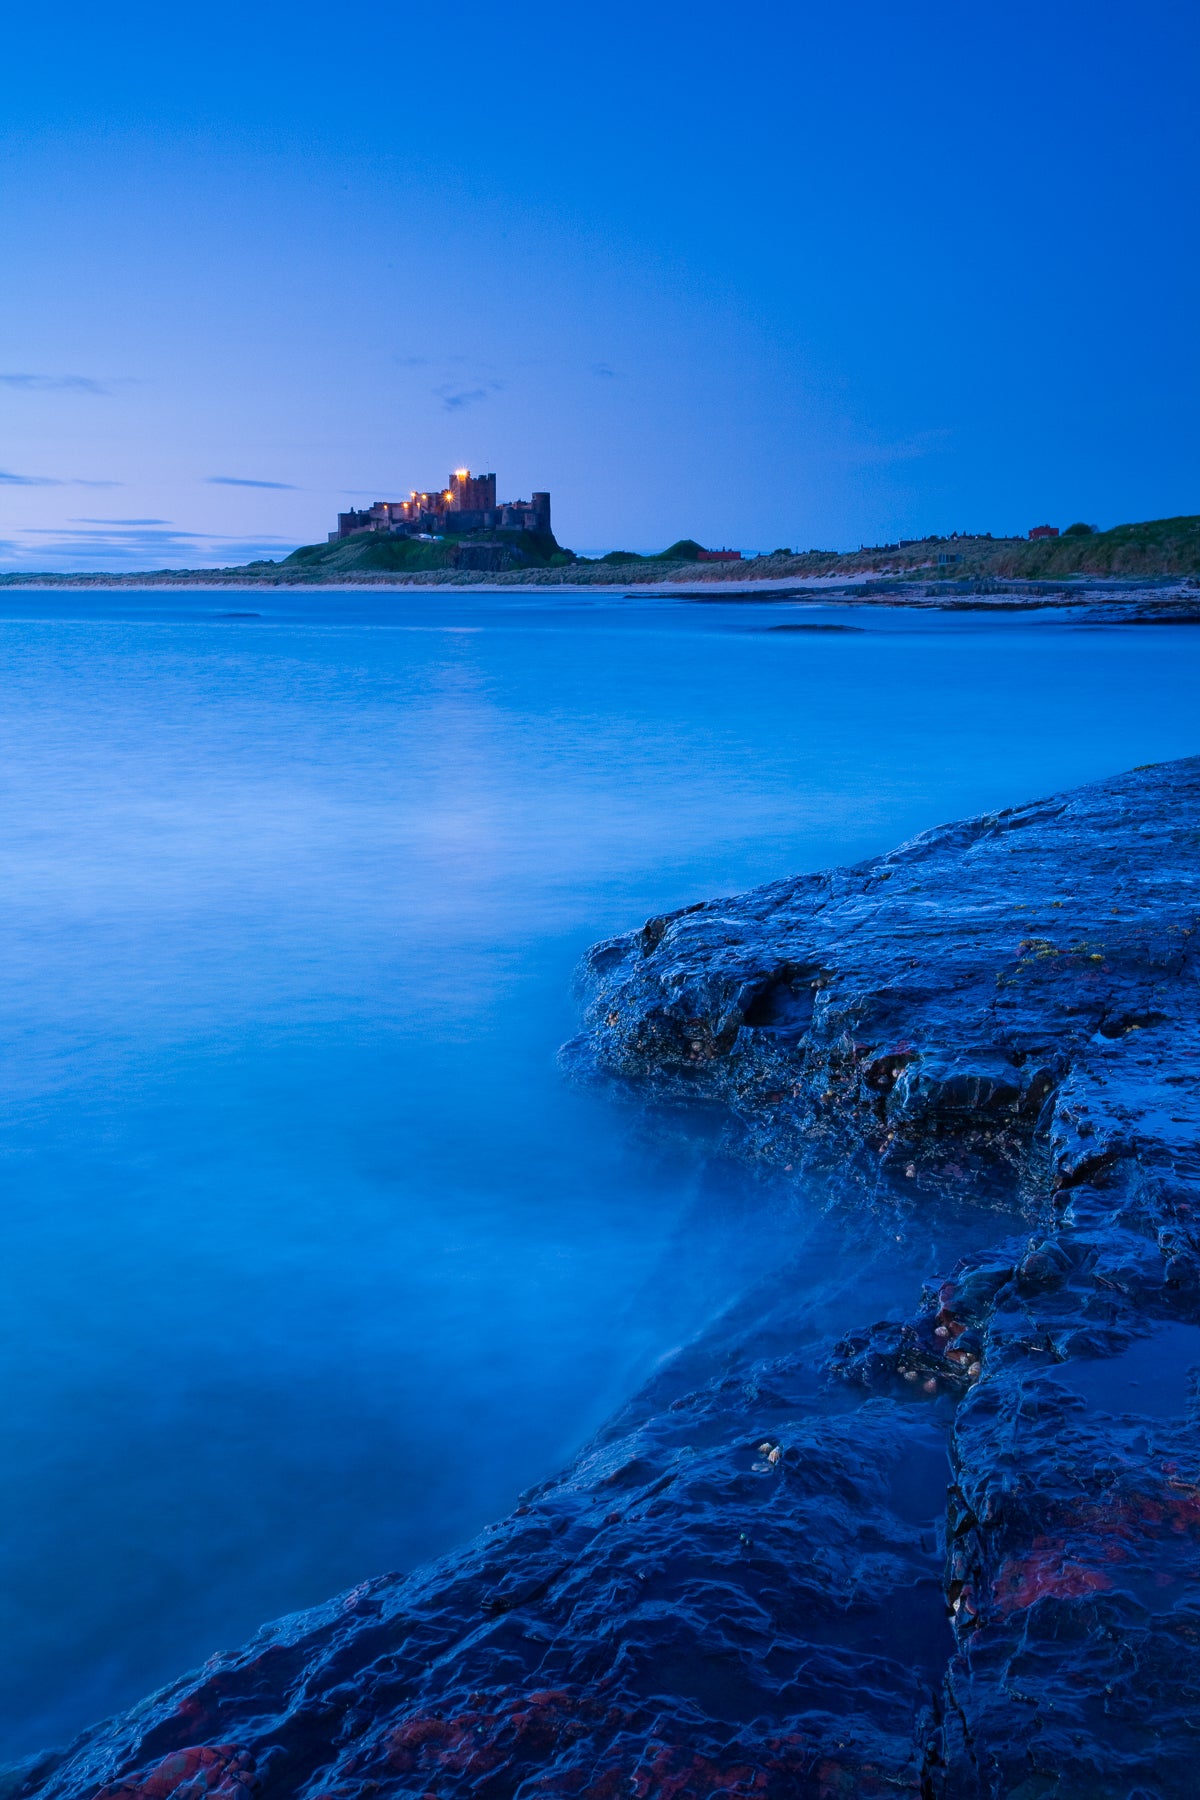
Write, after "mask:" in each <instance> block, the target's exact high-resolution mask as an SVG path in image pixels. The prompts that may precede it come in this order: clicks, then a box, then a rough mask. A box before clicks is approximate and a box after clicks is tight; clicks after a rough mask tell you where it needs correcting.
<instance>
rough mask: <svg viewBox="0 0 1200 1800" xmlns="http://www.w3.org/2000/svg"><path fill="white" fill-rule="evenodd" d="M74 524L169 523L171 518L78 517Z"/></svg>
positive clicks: (73, 520) (73, 521)
mask: <svg viewBox="0 0 1200 1800" xmlns="http://www.w3.org/2000/svg"><path fill="white" fill-rule="evenodd" d="M71 523H72V525H169V524H170V523H171V521H170V519H84V518H79V517H76V518H74V519H72V520H71Z"/></svg>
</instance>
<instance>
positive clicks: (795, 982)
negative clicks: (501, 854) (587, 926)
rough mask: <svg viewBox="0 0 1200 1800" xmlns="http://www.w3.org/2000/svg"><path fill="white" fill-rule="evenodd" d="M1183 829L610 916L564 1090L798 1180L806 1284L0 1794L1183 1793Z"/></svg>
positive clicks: (1002, 849) (1195, 791) (1008, 819)
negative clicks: (568, 1439) (364, 1574)
mask: <svg viewBox="0 0 1200 1800" xmlns="http://www.w3.org/2000/svg"><path fill="white" fill-rule="evenodd" d="M1198 838H1200V757H1192V758H1188V759H1184V760H1182V761H1178V762H1172V763H1164V764H1158V765H1150V766H1148V767H1146V768H1144V769H1140V770H1133V771H1131V772H1130V773H1128V774H1126V775H1121V776H1117V777H1114V778H1112V779H1110V780H1107V781H1101V782H1098V783H1095V784H1092V785H1090V786H1087V787H1083V788H1076V789H1072V790H1070V791H1068V792H1066V793H1061V794H1057V795H1053V796H1051V797H1049V798H1048V799H1045V800H1042V801H1036V802H1033V803H1031V804H1028V805H1024V806H1019V807H1015V808H1010V809H1006V810H1005V811H1002V812H999V813H995V814H989V815H984V816H982V817H979V818H974V819H967V820H961V821H958V822H956V823H954V824H950V825H946V826H941V827H937V828H935V829H934V830H932V831H929V832H926V833H924V834H923V835H921V836H920V837H918V838H915V839H913V840H911V841H910V842H909V843H907V844H904V845H901V846H900V847H899V848H898V849H897V850H894V851H892V852H889V853H887V854H885V855H883V856H879V857H874V858H871V859H870V860H868V861H867V862H864V863H860V864H858V865H855V866H853V867H850V868H835V869H829V870H825V871H823V872H820V873H818V874H814V875H808V876H801V877H796V878H791V879H787V880H784V881H779V882H775V883H772V884H771V885H770V886H768V887H765V888H761V889H757V890H753V891H751V892H749V893H746V894H742V895H739V896H735V897H733V898H730V899H722V900H712V901H706V902H702V903H700V904H699V905H696V906H690V907H687V908H684V909H682V910H681V911H679V912H676V913H671V914H667V915H664V916H662V917H659V918H654V919H650V920H648V921H647V922H646V923H645V925H643V926H642V927H641V928H640V929H637V930H633V931H630V932H627V933H625V934H624V935H623V936H621V937H618V938H613V939H609V940H607V941H606V942H604V943H601V944H597V945H595V946H594V947H593V949H592V950H591V951H590V952H589V953H588V956H587V957H586V958H585V965H584V976H585V984H586V988H587V990H588V1000H587V1006H586V1012H585V1020H584V1031H583V1034H582V1036H581V1037H579V1038H577V1039H575V1040H573V1041H572V1044H571V1045H569V1046H566V1047H565V1049H564V1052H563V1056H564V1060H565V1065H566V1068H567V1070H568V1073H571V1074H573V1075H575V1076H577V1077H578V1078H581V1079H585V1080H588V1081H594V1080H597V1079H599V1080H601V1081H603V1082H606V1083H611V1084H613V1085H614V1087H615V1089H616V1091H617V1093H618V1094H620V1095H623V1096H625V1098H626V1100H627V1101H630V1102H632V1103H633V1104H634V1105H635V1106H636V1107H638V1108H639V1110H641V1111H642V1116H644V1117H645V1118H646V1119H647V1121H648V1122H649V1121H652V1120H653V1119H654V1117H655V1116H657V1117H659V1118H661V1119H662V1121H663V1123H664V1125H665V1127H666V1129H668V1130H670V1129H674V1128H676V1127H675V1126H673V1125H672V1123H671V1119H672V1113H673V1110H674V1109H677V1108H679V1107H680V1106H683V1107H685V1108H690V1107H692V1106H694V1105H695V1104H696V1103H697V1102H699V1103H700V1104H701V1105H702V1106H704V1107H707V1108H712V1107H716V1108H719V1109H720V1112H721V1115H722V1116H723V1118H724V1119H725V1121H726V1125H725V1136H724V1140H723V1143H722V1144H721V1145H720V1146H718V1149H717V1153H718V1154H724V1155H732V1156H736V1157H738V1158H740V1159H743V1160H745V1161H746V1162H747V1163H749V1164H750V1165H751V1166H754V1165H759V1166H764V1167H772V1166H773V1167H776V1168H778V1169H780V1170H781V1172H782V1173H784V1174H795V1175H797V1178H798V1177H799V1175H802V1174H805V1173H807V1174H809V1175H810V1176H812V1177H815V1178H817V1180H818V1181H819V1183H820V1186H819V1187H816V1186H814V1187H811V1188H810V1189H809V1190H808V1192H809V1194H810V1196H811V1198H810V1199H809V1201H808V1202H807V1204H808V1207H809V1213H810V1215H811V1214H812V1212H813V1209H814V1208H816V1213H817V1223H816V1225H815V1226H813V1227H812V1231H813V1235H810V1236H809V1238H808V1239H807V1241H806V1244H805V1254H806V1255H808V1254H810V1253H811V1251H812V1249H813V1246H814V1244H815V1246H816V1249H817V1251H818V1252H820V1251H822V1250H823V1253H824V1255H825V1256H826V1258H827V1262H828V1265H829V1266H830V1267H831V1268H832V1269H833V1270H834V1272H835V1273H834V1276H833V1277H831V1278H830V1279H829V1280H828V1281H827V1282H826V1284H825V1289H824V1291H822V1290H821V1288H820V1286H819V1284H818V1285H816V1286H814V1285H813V1281H812V1278H810V1279H809V1285H808V1286H807V1287H806V1286H805V1285H804V1283H803V1282H798V1281H797V1278H796V1272H795V1270H794V1269H791V1268H783V1269H780V1270H777V1271H765V1272H764V1279H763V1282H762V1284H761V1286H759V1287H758V1288H757V1289H756V1290H754V1291H753V1292H752V1293H750V1294H748V1295H747V1296H746V1297H745V1298H744V1299H743V1301H741V1302H739V1303H738V1304H737V1305H736V1306H734V1307H733V1308H732V1309H731V1311H730V1312H729V1313H728V1314H726V1315H724V1316H723V1317H722V1318H720V1319H719V1320H717V1321H715V1322H714V1323H713V1324H712V1325H711V1326H709V1327H708V1328H707V1329H706V1330H705V1331H704V1332H702V1333H701V1334H700V1336H699V1337H698V1338H697V1339H696V1340H695V1341H694V1342H693V1343H692V1344H690V1345H689V1346H688V1347H686V1348H685V1349H684V1350H683V1351H682V1352H681V1353H680V1354H679V1355H678V1356H677V1357H676V1358H675V1360H674V1361H672V1362H671V1363H670V1364H668V1365H667V1366H666V1367H664V1368H663V1369H662V1370H661V1371H660V1373H659V1374H658V1375H657V1376H655V1377H654V1378H653V1379H652V1380H651V1381H650V1382H649V1383H648V1384H647V1386H646V1387H644V1388H643V1389H642V1390H641V1392H640V1393H638V1394H636V1395H635V1396H633V1397H632V1398H631V1399H630V1400H629V1402H628V1403H627V1404H626V1405H625V1406H624V1407H623V1408H622V1409H621V1410H620V1411H619V1412H618V1414H617V1415H616V1417H615V1418H614V1419H613V1420H612V1421H610V1423H609V1424H608V1425H607V1426H605V1427H604V1428H603V1429H602V1430H601V1432H600V1433H599V1434H598V1436H597V1437H596V1438H595V1439H594V1440H593V1441H592V1443H591V1444H589V1445H587V1446H586V1447H585V1448H584V1449H583V1450H581V1452H580V1453H579V1455H578V1456H577V1457H575V1458H574V1459H573V1460H572V1461H571V1463H570V1464H569V1465H568V1467H567V1468H566V1470H565V1471H564V1472H563V1473H562V1474H561V1475H559V1476H557V1477H555V1478H553V1479H551V1480H549V1481H547V1482H545V1483H543V1484H541V1485H540V1486H539V1487H537V1488H535V1489H533V1490H531V1491H530V1492H529V1493H527V1494H525V1495H524V1496H523V1497H522V1499H521V1502H520V1504H519V1505H518V1506H517V1507H516V1509H515V1511H514V1512H513V1513H512V1514H511V1515H510V1516H509V1518H508V1519H506V1520H503V1521H501V1522H499V1523H498V1524H496V1525H494V1526H493V1527H491V1528H489V1529H488V1530H487V1531H485V1532H484V1533H483V1534H482V1535H481V1536H480V1537H479V1538H477V1539H476V1540H474V1541H473V1542H472V1543H468V1544H465V1545H463V1546H462V1547H460V1548H459V1549H457V1550H455V1551H453V1552H451V1553H450V1554H449V1555H447V1556H445V1557H443V1558H441V1559H439V1560H438V1561H437V1562H435V1563H433V1564H431V1565H429V1566H427V1567H425V1568H423V1569H420V1570H418V1571H417V1572H415V1573H414V1574H412V1575H408V1576H399V1575H384V1576H379V1577H377V1578H374V1579H369V1580H367V1581H364V1582H362V1583H361V1584H360V1585H359V1586H358V1587H356V1588H354V1589H352V1590H351V1591H350V1592H349V1593H347V1594H344V1595H342V1596H339V1597H337V1598H336V1599H334V1600H331V1601H330V1602H329V1603H327V1604H326V1605H324V1606H319V1607H316V1608H314V1609H312V1610H311V1611H309V1612H306V1613H302V1614H297V1615H293V1616H292V1617H290V1618H287V1619H283V1620H280V1621H278V1622H277V1623H275V1624H274V1625H270V1626H267V1627H264V1629H263V1630H262V1631H261V1632H260V1633H259V1634H258V1636H257V1637H256V1638H255V1639H254V1640H252V1642H250V1643H249V1644H247V1645H245V1646H244V1647H243V1648H241V1649H239V1650H236V1651H233V1652H229V1653H225V1654H221V1655H218V1656H216V1657H214V1658H212V1659H211V1660H210V1662H209V1663H208V1664H206V1665H205V1667H204V1668H203V1669H201V1670H199V1671H198V1672H196V1673H194V1674H191V1675H185V1676H184V1677H182V1678H181V1679H180V1680H179V1681H177V1682H176V1683H174V1684H172V1685H171V1686H169V1687H167V1688H165V1689H163V1690H162V1691H161V1692H160V1693H158V1694H157V1695H155V1696H152V1697H151V1698H150V1699H149V1700H147V1701H144V1702H143V1703H142V1704H141V1705H139V1706H136V1707H134V1708H132V1709H131V1710H130V1711H128V1712H126V1713H124V1714H121V1715H120V1716H118V1717H117V1718H115V1719H113V1720H110V1721H107V1722H105V1723H103V1724H101V1725H98V1726H96V1727H94V1728H93V1729H92V1730H90V1731H87V1732H85V1733H84V1734H83V1735H82V1736H81V1737H80V1738H79V1739H78V1740H77V1741H76V1743H75V1744H74V1745H73V1746H72V1747H70V1748H69V1749H67V1750H65V1751H63V1752H55V1753H50V1754H48V1755H46V1756H43V1757H35V1758H31V1759H29V1760H28V1761H27V1762H26V1763H25V1764H24V1765H22V1766H21V1767H20V1768H19V1769H17V1770H12V1771H10V1772H9V1774H8V1777H7V1780H4V1779H0V1792H3V1793H4V1795H5V1797H6V1800H100V1797H101V1796H103V1800H169V1797H170V1796H178V1797H179V1800H182V1796H184V1795H185V1794H187V1795H190V1794H193V1793H199V1792H201V1791H203V1792H205V1793H211V1794H214V1795H220V1796H221V1797H222V1800H251V1796H254V1797H255V1800H292V1797H293V1796H295V1795H296V1794H299V1793H306V1794H313V1795H317V1794H321V1795H325V1794H335V1793H336V1794H338V1795H340V1796H344V1797H346V1800H366V1796H368V1795H374V1796H383V1797H386V1800H401V1797H402V1796H408V1795H411V1794H416V1793H420V1794H427V1795H430V1794H436V1795H437V1796H438V1800H468V1797H470V1800H478V1797H479V1796H480V1795H486V1796H490V1797H491V1800H505V1797H506V1796H508V1795H511V1794H512V1793H514V1792H516V1791H522V1792H524V1791H530V1792H532V1791H534V1788H535V1787H536V1788H537V1790H538V1791H543V1790H544V1791H546V1792H552V1793H554V1794H556V1795H557V1794H563V1795H567V1794H583V1793H586V1794H588V1795H595V1796H597V1797H602V1800H617V1797H618V1796H620V1795H624V1794H629V1793H635V1794H646V1795H651V1794H656V1793H659V1792H671V1793H680V1794H691V1795H694V1796H697V1797H698V1800H699V1797H702V1796H705V1795H710V1794H711V1795H716V1794H718V1793H719V1794H722V1795H728V1796H731V1797H734V1796H736V1797H737V1800H751V1796H753V1797H754V1800H787V1797H789V1796H793V1795H796V1794H798V1793H805V1794H807V1793H813V1794H816V1793H821V1794H829V1795H832V1794H835V1793H836V1794H846V1795H850V1794H853V1795H854V1796H856V1800H895V1797H896V1796H898V1795H903V1796H908V1800H998V1797H999V1796H1008V1795H1014V1796H1015V1795H1016V1794H1018V1793H1020V1794H1025V1793H1026V1792H1029V1793H1032V1792H1034V1791H1035V1790H1036V1792H1038V1793H1043V1792H1044V1793H1049V1792H1051V1791H1052V1789H1054V1790H1055V1791H1058V1790H1059V1789H1063V1790H1064V1791H1065V1789H1067V1788H1069V1790H1070V1791H1071V1792H1072V1793H1080V1794H1082V1793H1085V1792H1086V1793H1087V1794H1089V1795H1093V1796H1095V1797H1096V1800H1124V1797H1125V1796H1126V1795H1127V1794H1128V1793H1129V1792H1131V1791H1133V1790H1134V1789H1135V1788H1144V1789H1145V1790H1146V1791H1147V1792H1151V1791H1152V1792H1154V1793H1157V1794H1160V1795H1162V1796H1163V1797H1164V1800H1177V1797H1178V1800H1182V1796H1184V1795H1186V1794H1188V1793H1190V1792H1191V1791H1192V1786H1191V1784H1192V1781H1193V1774H1194V1747H1193V1735H1192V1720H1193V1718H1194V1711H1195V1704H1196V1692H1195V1687H1196V1682H1195V1673H1194V1671H1195V1654H1194V1638H1195V1619H1196V1617H1197V1616H1198V1614H1200V1573H1198V1569H1200V1562H1198V1553H1200V1451H1198V1450H1197V1447H1196V1444H1197V1438H1196V1426H1195V1420H1196V1418H1197V1417H1198V1416H1200V1376H1196V1375H1189V1373H1188V1371H1189V1370H1190V1369H1194V1368H1196V1367H1198V1366H1200V1230H1198V1229H1197V1226H1196V1224H1195V1223H1194V1219H1195V1217H1196V1216H1197V1207H1198V1205H1200V1077H1198V1076H1197V1075H1196V1073H1195V1070H1196V1053H1197V1050H1198V1049H1200V1013H1198V1009H1197V994H1198V992H1200V988H1198V971H1197V964H1196V958H1197V952H1196V948H1195V946H1196V945H1197V944H1198V943H1200V873H1198V872H1197V865H1196V859H1195V855H1194V847H1195V843H1196V841H1197V839H1198ZM647 1107H648V1108H649V1111H646V1110H644V1109H646V1108H647ZM804 1192H805V1190H804V1189H802V1188H798V1189H797V1207H798V1208H800V1209H801V1210H800V1213H799V1218H800V1219H801V1220H802V1219H803V1218H804V1213H803V1210H802V1208H803V1205H804V1201H803V1195H804ZM818 1193H819V1194H820V1195H821V1196H822V1201H823V1204H824V1208H825V1210H824V1216H823V1219H822V1217H821V1208H820V1205H819V1204H818V1202H817V1199H816V1196H817V1194H818ZM810 1223H811V1218H810ZM822 1234H823V1235H822ZM801 1235H803V1234H801ZM931 1241H932V1242H936V1244H937V1246H938V1249H937V1255H938V1258H939V1261H938V1263H937V1265H936V1266H937V1268H938V1270H939V1273H938V1276H937V1278H936V1279H934V1280H933V1281H930V1280H929V1279H928V1276H926V1277H924V1278H922V1275H921V1269H922V1268H923V1267H925V1266H926V1263H925V1262H924V1261H923V1258H927V1257H928V1254H929V1253H928V1251H925V1250H922V1249H921V1248H920V1246H922V1245H925V1244H927V1243H929V1242H931ZM873 1284H874V1285H873ZM822 1296H823V1297H822ZM871 1321H875V1322H874V1323H871ZM1131 1377H1133V1379H1131ZM1106 1403H1107V1404H1106Z"/></svg>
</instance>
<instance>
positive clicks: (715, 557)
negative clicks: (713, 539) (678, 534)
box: [696, 550, 742, 562]
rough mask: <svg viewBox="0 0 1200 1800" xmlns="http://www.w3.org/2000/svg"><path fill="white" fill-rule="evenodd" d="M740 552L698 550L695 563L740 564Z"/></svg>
mask: <svg viewBox="0 0 1200 1800" xmlns="http://www.w3.org/2000/svg"><path fill="white" fill-rule="evenodd" d="M741 560H742V553H741V551H740V550H698V551H697V552H696V561H697V562H741Z"/></svg>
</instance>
